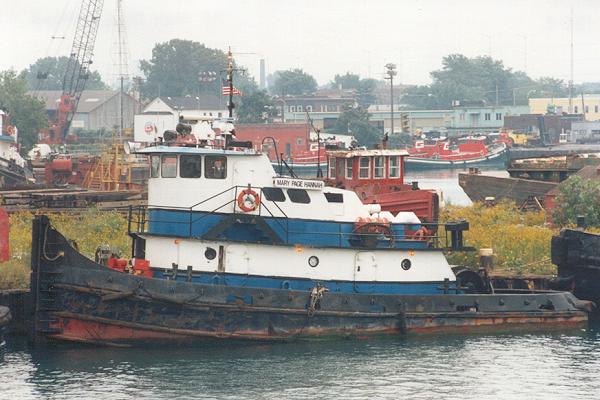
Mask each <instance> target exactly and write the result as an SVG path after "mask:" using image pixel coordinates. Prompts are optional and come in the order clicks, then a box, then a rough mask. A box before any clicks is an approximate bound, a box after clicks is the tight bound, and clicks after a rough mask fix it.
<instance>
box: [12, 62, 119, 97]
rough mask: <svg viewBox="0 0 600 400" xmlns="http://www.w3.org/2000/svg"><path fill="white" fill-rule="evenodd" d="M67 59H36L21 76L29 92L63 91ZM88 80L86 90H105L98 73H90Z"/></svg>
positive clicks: (106, 86) (105, 86)
mask: <svg viewBox="0 0 600 400" xmlns="http://www.w3.org/2000/svg"><path fill="white" fill-rule="evenodd" d="M68 63H69V58H68V57H45V58H40V59H38V60H37V61H36V62H35V63H33V64H31V65H30V66H29V68H27V69H25V70H24V71H23V72H22V74H24V75H25V77H26V79H27V86H28V88H29V90H63V80H64V76H65V71H66V70H67V64H68ZM89 75H90V76H89V78H88V80H87V82H86V84H85V88H86V89H87V90H102V89H107V88H108V85H106V84H105V83H104V82H103V81H102V77H101V76H100V73H98V71H90V74H89Z"/></svg>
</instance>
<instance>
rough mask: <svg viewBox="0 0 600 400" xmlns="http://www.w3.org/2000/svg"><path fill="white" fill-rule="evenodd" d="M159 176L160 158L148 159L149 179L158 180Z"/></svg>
mask: <svg viewBox="0 0 600 400" xmlns="http://www.w3.org/2000/svg"><path fill="white" fill-rule="evenodd" d="M159 176H160V157H159V156H151V157H150V178H158V177H159Z"/></svg>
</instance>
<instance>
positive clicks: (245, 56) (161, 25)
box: [0, 0, 600, 85]
mask: <svg viewBox="0 0 600 400" xmlns="http://www.w3.org/2000/svg"><path fill="white" fill-rule="evenodd" d="M80 1H81V0H52V1H47V0H27V1H24V0H0V4H1V5H2V7H0V38H2V39H1V40H0V70H6V69H10V68H13V69H16V70H21V69H23V68H26V67H28V66H29V65H30V64H32V63H34V62H35V61H36V60H37V59H38V58H41V57H45V56H61V55H68V54H69V52H70V47H71V41H72V38H73V35H74V27H75V21H76V19H77V14H78V12H79V5H80ZM116 4H117V0H104V8H103V12H102V17H101V20H100V27H99V30H98V35H97V41H96V48H95V51H94V65H93V69H96V70H98V71H99V72H100V73H101V74H102V76H103V79H104V80H105V81H106V82H108V83H113V82H116V77H117V71H118V69H117V61H116V60H117V56H116V50H115V49H116V48H117V46H116V43H117V40H116V37H117V23H116V21H117V17H116V15H117V12H116V9H117V6H116ZM122 4H123V14H124V19H125V27H126V32H127V38H128V54H129V57H128V60H129V61H128V64H129V65H128V69H129V72H130V73H131V74H133V75H136V74H139V67H138V66H139V60H140V59H149V58H151V56H152V48H153V47H154V45H155V44H156V43H161V42H166V41H168V40H170V39H174V38H181V39H188V40H194V41H198V42H201V43H204V44H205V45H206V46H208V47H212V48H219V49H222V50H224V51H226V50H227V48H228V47H229V46H231V48H232V50H233V52H234V56H235V58H236V61H237V62H238V63H239V64H242V65H244V66H245V67H246V68H247V69H248V71H249V72H250V73H251V74H252V75H253V76H254V77H255V78H256V79H257V81H258V71H259V60H260V59H261V58H264V59H265V60H266V68H267V73H271V72H274V71H276V70H280V69H290V68H302V69H304V70H305V71H306V72H308V73H310V74H312V75H313V76H314V77H315V78H316V79H317V81H318V83H319V84H321V85H323V84H326V83H328V82H329V81H331V80H332V79H333V77H334V75H335V74H343V73H345V72H352V73H357V74H359V75H360V76H361V77H371V78H376V79H381V78H382V77H383V71H384V65H385V64H386V63H389V62H392V63H395V64H397V65H398V82H400V83H404V84H427V83H430V81H431V79H430V75H429V72H430V71H432V70H436V69H439V68H440V67H441V60H442V57H444V56H445V55H448V54H452V53H461V54H464V55H466V56H469V57H475V56H479V55H491V56H492V57H493V58H495V59H500V60H502V61H503V62H504V65H505V66H507V67H510V68H513V69H515V70H521V71H525V72H527V74H529V75H530V76H532V77H534V78H538V77H541V76H552V77H557V78H560V79H564V80H565V81H568V80H569V79H570V65H571V57H570V44H571V24H570V15H571V9H572V10H573V21H574V24H573V36H574V46H573V47H574V57H573V64H574V81H575V83H580V82H586V81H587V82H589V81H600V24H598V23H597V17H598V15H600V1H598V0H562V1H559V0H527V1H523V0H502V1H499V0H486V1H482V0H452V1H447V0H443V1H442V0H440V1H434V0H412V1H405V0H390V1H387V0H362V1H359V0H303V1H289V0H288V1H286V0H277V1H274V0H217V1H200V0H171V1H164V0H122ZM52 36H55V37H65V39H52V38H51V37H52Z"/></svg>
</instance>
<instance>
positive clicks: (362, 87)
mask: <svg viewBox="0 0 600 400" xmlns="http://www.w3.org/2000/svg"><path fill="white" fill-rule="evenodd" d="M330 86H331V88H332V89H342V90H354V92H355V93H356V101H357V102H358V104H360V105H361V106H362V107H364V108H368V107H369V106H370V105H371V104H373V103H375V101H376V100H377V97H376V96H375V89H376V88H377V80H375V79H360V76H359V75H357V74H352V73H350V72H346V74H344V75H338V74H336V75H335V77H334V78H333V81H332V82H331V83H330Z"/></svg>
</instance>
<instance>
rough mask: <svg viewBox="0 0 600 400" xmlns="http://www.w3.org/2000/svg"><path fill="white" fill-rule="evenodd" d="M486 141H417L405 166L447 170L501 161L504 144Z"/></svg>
mask: <svg viewBox="0 0 600 400" xmlns="http://www.w3.org/2000/svg"><path fill="white" fill-rule="evenodd" d="M486 141H487V137H486V136H467V137H463V138H459V139H458V140H457V141H456V142H451V141H450V140H449V139H447V138H444V137H441V138H434V139H430V138H426V139H421V140H417V141H416V142H415V145H414V147H413V148H411V149H408V153H409V157H408V158H407V159H406V164H407V165H410V166H421V167H436V166H437V167H443V168H448V167H460V166H464V165H465V164H483V163H487V162H492V161H493V162H498V161H503V160H504V156H505V154H506V150H507V147H506V143H504V142H501V141H496V142H494V143H492V144H489V145H488V144H487V143H486Z"/></svg>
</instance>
